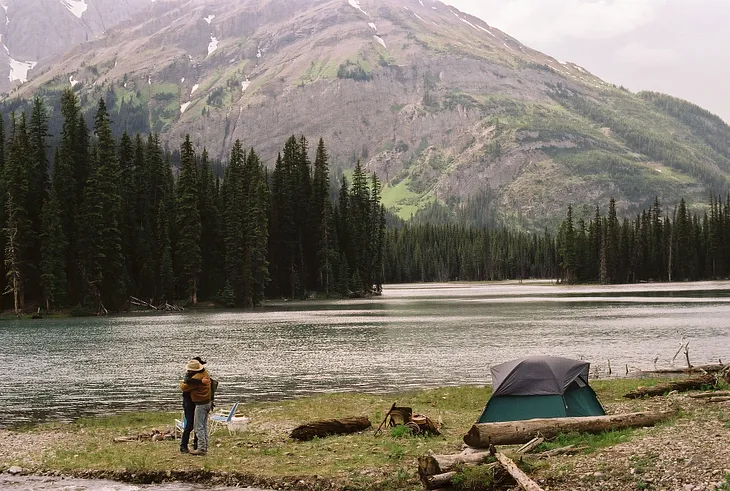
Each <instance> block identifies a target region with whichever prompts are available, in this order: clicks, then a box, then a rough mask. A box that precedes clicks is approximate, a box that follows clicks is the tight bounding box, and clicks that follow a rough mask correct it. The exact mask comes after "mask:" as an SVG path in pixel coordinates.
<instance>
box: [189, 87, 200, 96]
mask: <svg viewBox="0 0 730 491" xmlns="http://www.w3.org/2000/svg"><path fill="white" fill-rule="evenodd" d="M198 87H200V84H195V85H193V90H191V91H190V95H193V94H195V91H196V90H198Z"/></svg>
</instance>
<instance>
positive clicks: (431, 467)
mask: <svg viewBox="0 0 730 491" xmlns="http://www.w3.org/2000/svg"><path fill="white" fill-rule="evenodd" d="M490 457H491V455H490V454H489V451H487V450H485V451H483V452H475V453H468V454H464V453H460V454H454V455H436V454H431V455H425V456H422V457H418V474H419V475H420V476H421V477H423V476H433V475H437V474H444V473H446V472H449V471H453V470H455V469H456V468H458V467H461V466H465V467H472V466H476V465H479V464H483V463H484V461H486V460H487V459H489V458H490Z"/></svg>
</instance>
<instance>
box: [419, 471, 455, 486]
mask: <svg viewBox="0 0 730 491" xmlns="http://www.w3.org/2000/svg"><path fill="white" fill-rule="evenodd" d="M455 475H456V472H454V471H452V472H444V473H443V474H434V475H433V476H424V477H423V478H422V479H421V482H423V487H424V488H426V489H439V488H448V487H449V486H450V485H451V479H452V478H453V477H454V476H455Z"/></svg>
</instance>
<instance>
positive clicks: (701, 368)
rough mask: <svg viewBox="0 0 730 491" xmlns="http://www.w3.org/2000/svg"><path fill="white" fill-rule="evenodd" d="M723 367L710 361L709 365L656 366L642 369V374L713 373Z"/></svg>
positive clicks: (723, 366)
mask: <svg viewBox="0 0 730 491" xmlns="http://www.w3.org/2000/svg"><path fill="white" fill-rule="evenodd" d="M723 368H725V365H723V364H720V363H711V364H709V365H695V366H693V367H691V368H686V367H685V368H679V367H676V368H657V369H656V370H649V371H642V372H641V374H642V375H651V374H660V373H664V374H672V373H678V374H679V373H702V372H706V373H714V372H719V371H722V369H723Z"/></svg>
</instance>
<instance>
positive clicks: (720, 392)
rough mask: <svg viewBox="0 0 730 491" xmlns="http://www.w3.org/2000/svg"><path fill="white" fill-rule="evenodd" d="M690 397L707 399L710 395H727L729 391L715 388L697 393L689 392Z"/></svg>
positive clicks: (729, 394)
mask: <svg viewBox="0 0 730 491" xmlns="http://www.w3.org/2000/svg"><path fill="white" fill-rule="evenodd" d="M689 396H690V397H691V398H692V399H709V398H712V397H728V396H730V392H728V391H726V390H717V391H715V392H700V393H699V394H689Z"/></svg>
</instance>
